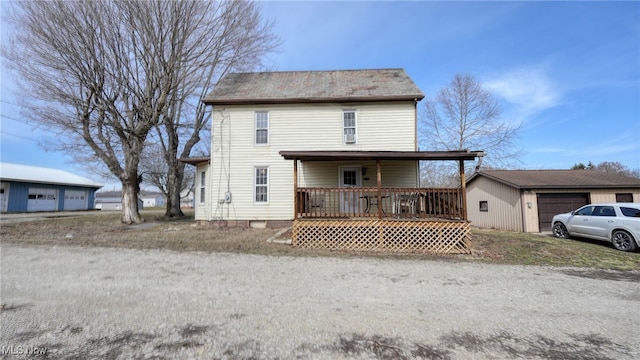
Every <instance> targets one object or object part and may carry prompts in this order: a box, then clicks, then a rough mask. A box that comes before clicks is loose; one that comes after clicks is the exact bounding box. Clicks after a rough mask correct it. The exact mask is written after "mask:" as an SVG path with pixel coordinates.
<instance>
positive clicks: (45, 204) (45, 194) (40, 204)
mask: <svg viewBox="0 0 640 360" xmlns="http://www.w3.org/2000/svg"><path fill="white" fill-rule="evenodd" d="M57 199H58V191H57V190H56V189H39V188H29V201H27V211H56V210H57V209H58V200H57Z"/></svg>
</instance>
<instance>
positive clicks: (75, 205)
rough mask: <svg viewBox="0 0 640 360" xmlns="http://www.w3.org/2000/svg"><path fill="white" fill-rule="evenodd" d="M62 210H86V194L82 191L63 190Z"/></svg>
mask: <svg viewBox="0 0 640 360" xmlns="http://www.w3.org/2000/svg"><path fill="white" fill-rule="evenodd" d="M64 210H87V192H86V191H83V190H65V191H64Z"/></svg>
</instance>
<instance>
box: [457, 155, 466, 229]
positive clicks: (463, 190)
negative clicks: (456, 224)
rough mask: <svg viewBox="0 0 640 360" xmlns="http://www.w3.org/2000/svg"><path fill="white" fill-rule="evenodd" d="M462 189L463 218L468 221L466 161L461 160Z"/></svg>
mask: <svg viewBox="0 0 640 360" xmlns="http://www.w3.org/2000/svg"><path fill="white" fill-rule="evenodd" d="M459 171H460V187H461V189H462V216H463V219H464V220H467V184H466V180H465V178H464V160H459Z"/></svg>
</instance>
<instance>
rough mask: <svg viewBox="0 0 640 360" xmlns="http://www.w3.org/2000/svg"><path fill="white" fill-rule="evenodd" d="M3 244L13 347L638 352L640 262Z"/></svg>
mask: <svg viewBox="0 0 640 360" xmlns="http://www.w3.org/2000/svg"><path fill="white" fill-rule="evenodd" d="M0 250H1V260H2V262H1V268H0V270H1V272H0V275H1V278H0V279H1V291H2V292H1V294H0V298H1V302H2V312H1V313H0V320H1V326H2V328H1V337H0V345H2V355H0V356H2V357H3V358H8V359H11V358H23V355H21V354H23V353H25V352H28V351H43V350H44V351H46V354H47V356H48V358H52V359H81V358H82V359H85V358H106V359H116V358H127V359H128V358H141V359H143V358H144V359H148V358H154V359H164V358H180V359H182V358H195V359H199V358H202V359H214V358H224V359H248V358H252V359H275V358H280V359H291V358H313V359H336V358H337V359H340V358H380V359H403V358H406V359H408V358H425V359H468V358H474V359H496V358H498V359H502V358H510V359H511V358H517V357H520V358H527V359H535V358H562V359H596V358H599V359H634V358H635V359H637V358H640V336H639V333H638V324H640V311H638V309H639V308H640V282H639V280H640V273H638V272H632V273H617V272H603V271H592V270H580V269H567V268H547V267H524V266H504V265H503V266H498V265H483V264H471V263H455V262H444V261H442V262H440V261H409V260H391V259H384V260H380V259H360V258H341V259H336V258H286V257H269V256H252V255H235V254H233V255H232V254H218V253H214V254H204V253H176V252H168V251H157V250H149V251H140V250H128V249H105V248H76V247H54V248H49V247H43V246H20V245H9V244H2V245H1V248H0Z"/></svg>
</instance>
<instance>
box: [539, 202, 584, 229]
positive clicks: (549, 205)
mask: <svg viewBox="0 0 640 360" xmlns="http://www.w3.org/2000/svg"><path fill="white" fill-rule="evenodd" d="M588 203H589V193H560V194H554V193H549V194H538V222H539V226H540V231H550V230H551V220H552V219H553V216H554V215H557V214H562V213H567V212H570V211H572V210H575V209H577V208H579V207H581V206H583V205H587V204H588Z"/></svg>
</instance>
